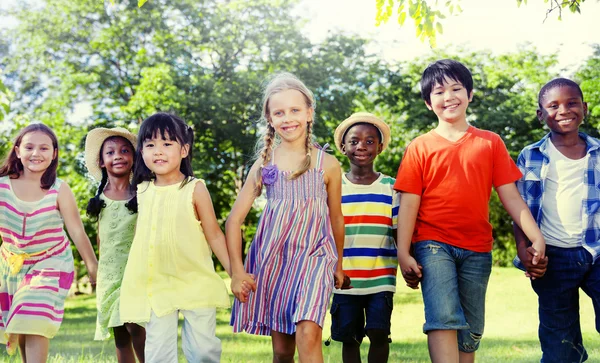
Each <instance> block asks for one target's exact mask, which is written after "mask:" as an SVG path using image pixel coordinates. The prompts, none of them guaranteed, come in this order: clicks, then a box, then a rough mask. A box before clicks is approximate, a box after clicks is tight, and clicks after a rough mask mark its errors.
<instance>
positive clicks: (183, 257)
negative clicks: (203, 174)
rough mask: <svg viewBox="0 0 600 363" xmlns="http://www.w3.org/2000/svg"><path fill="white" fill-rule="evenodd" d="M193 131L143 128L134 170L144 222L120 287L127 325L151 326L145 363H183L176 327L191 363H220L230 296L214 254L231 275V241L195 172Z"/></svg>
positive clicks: (175, 125) (174, 120)
mask: <svg viewBox="0 0 600 363" xmlns="http://www.w3.org/2000/svg"><path fill="white" fill-rule="evenodd" d="M193 145H194V131H193V130H192V128H191V127H189V126H188V125H187V124H186V123H185V122H184V121H183V120H182V119H180V118H179V117H177V116H175V115H172V114H168V113H162V112H159V113H156V114H154V115H152V116H150V117H148V118H147V119H145V120H144V122H142V125H141V126H140V131H139V133H138V144H137V150H136V159H135V166H134V178H133V183H134V184H136V185H137V201H138V220H137V224H136V231H135V237H134V238H133V244H132V246H131V250H130V252H129V260H128V261H127V267H125V275H124V276H123V282H122V284H121V304H120V310H121V320H122V321H123V322H133V323H146V346H145V349H144V355H145V359H146V362H156V363H176V362H177V361H178V360H177V321H178V317H179V313H181V314H182V315H183V317H184V322H183V329H182V332H181V338H182V344H181V345H182V348H183V351H184V354H185V357H186V359H187V361H188V362H219V361H220V358H221V341H220V340H219V339H218V338H217V337H216V335H215V330H216V308H217V307H225V308H227V307H229V294H228V293H227V288H226V286H225V283H224V282H223V280H222V279H221V277H220V276H219V275H218V274H217V273H216V272H215V268H214V265H213V260H212V253H213V252H214V253H215V255H216V256H217V258H218V259H219V261H220V262H221V264H222V265H223V267H224V268H225V270H226V271H228V272H229V256H228V254H227V246H226V244H225V235H224V234H223V232H222V231H221V227H220V226H219V223H218V222H217V218H216V216H215V211H214V209H213V205H212V201H211V198H210V194H209V193H208V190H207V189H206V186H205V185H204V181H203V180H201V179H196V178H195V177H194V173H193V171H192V164H191V159H192V147H193Z"/></svg>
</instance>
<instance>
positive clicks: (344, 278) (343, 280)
mask: <svg viewBox="0 0 600 363" xmlns="http://www.w3.org/2000/svg"><path fill="white" fill-rule="evenodd" d="M333 278H334V286H335V288H336V289H342V290H348V289H351V288H352V286H351V285H350V277H348V275H346V274H345V273H344V270H338V269H336V270H335V273H334V275H333Z"/></svg>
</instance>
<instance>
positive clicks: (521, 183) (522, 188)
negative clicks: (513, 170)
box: [516, 150, 527, 199]
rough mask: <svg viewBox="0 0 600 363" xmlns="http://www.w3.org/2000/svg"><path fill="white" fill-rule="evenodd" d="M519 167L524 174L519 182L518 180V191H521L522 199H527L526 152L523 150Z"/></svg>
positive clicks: (518, 163)
mask: <svg viewBox="0 0 600 363" xmlns="http://www.w3.org/2000/svg"><path fill="white" fill-rule="evenodd" d="M517 167H518V168H519V171H520V172H521V174H523V175H522V176H521V177H520V178H519V180H517V182H516V184H517V189H518V190H519V194H521V198H523V199H525V198H526V197H527V196H526V195H525V150H522V151H521V153H519V157H518V158H517Z"/></svg>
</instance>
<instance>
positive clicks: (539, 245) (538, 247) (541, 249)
mask: <svg viewBox="0 0 600 363" xmlns="http://www.w3.org/2000/svg"><path fill="white" fill-rule="evenodd" d="M531 247H533V249H534V250H535V252H537V253H536V254H535V255H534V256H533V259H532V263H533V264H534V265H537V264H538V262H539V261H540V260H543V259H544V258H546V241H544V240H543V239H542V240H541V241H535V242H534V241H532V243H531Z"/></svg>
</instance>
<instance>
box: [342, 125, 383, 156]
mask: <svg viewBox="0 0 600 363" xmlns="http://www.w3.org/2000/svg"><path fill="white" fill-rule="evenodd" d="M382 146H383V145H382V144H381V133H380V132H379V129H377V127H375V126H373V125H371V124H366V123H360V124H356V125H354V126H352V127H350V129H348V131H346V135H345V136H344V140H343V142H342V152H343V153H344V155H346V156H347V157H348V159H349V160H350V163H351V164H353V165H356V166H368V165H372V164H373V161H375V158H376V157H377V155H379V153H381V150H382Z"/></svg>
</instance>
